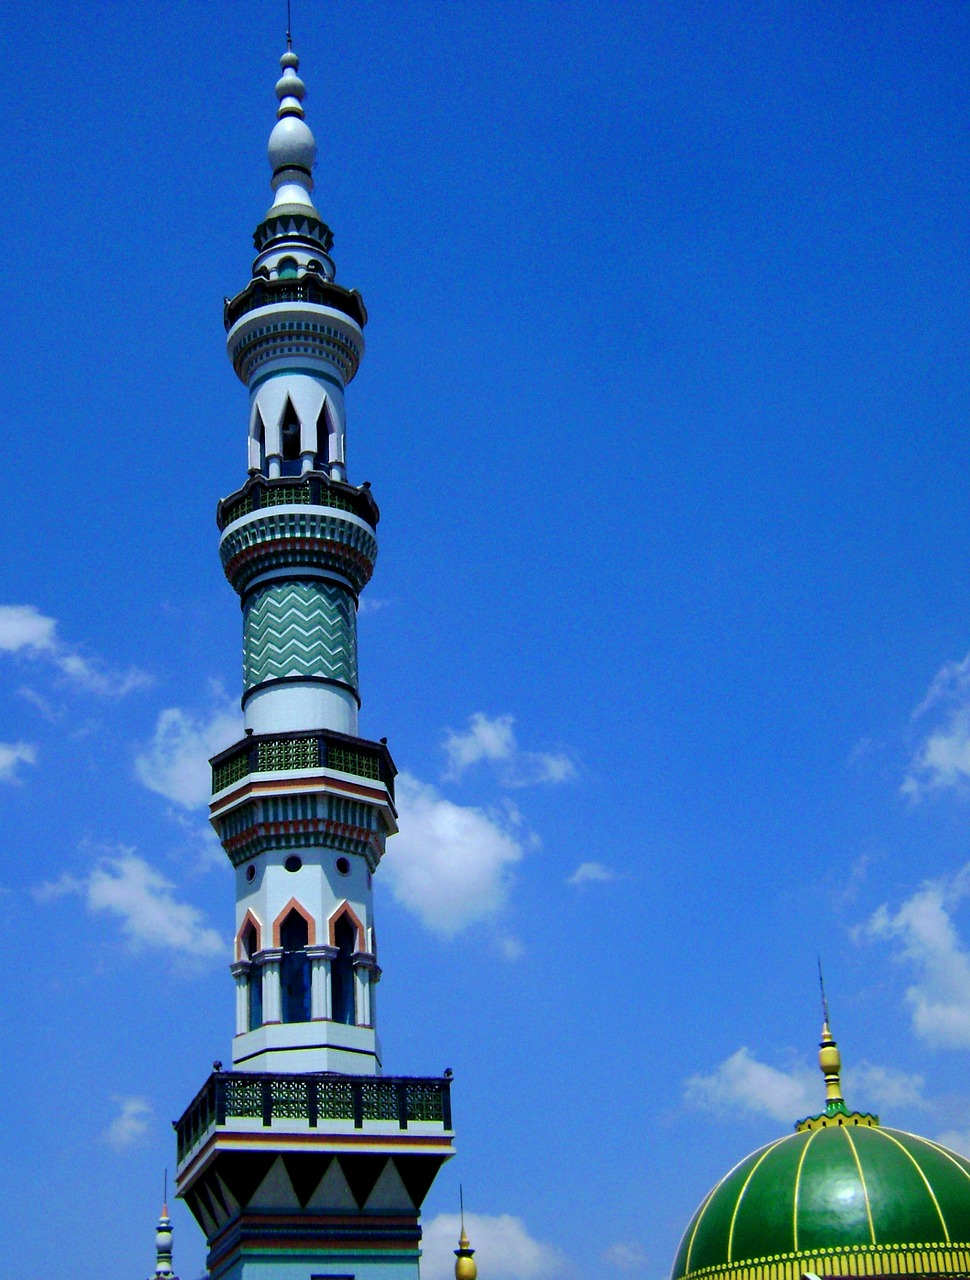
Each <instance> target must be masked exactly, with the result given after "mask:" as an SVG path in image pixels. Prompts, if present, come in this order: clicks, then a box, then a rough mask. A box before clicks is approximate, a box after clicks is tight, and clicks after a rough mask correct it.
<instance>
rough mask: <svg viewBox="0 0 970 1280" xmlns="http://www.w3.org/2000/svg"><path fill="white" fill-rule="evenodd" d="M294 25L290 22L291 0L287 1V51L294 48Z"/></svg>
mask: <svg viewBox="0 0 970 1280" xmlns="http://www.w3.org/2000/svg"><path fill="white" fill-rule="evenodd" d="M292 29H293V24H292V22H291V21H290V0H286V47H287V50H289V49H292V48H293V37H292V35H291V32H292Z"/></svg>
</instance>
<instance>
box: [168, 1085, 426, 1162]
mask: <svg viewBox="0 0 970 1280" xmlns="http://www.w3.org/2000/svg"><path fill="white" fill-rule="evenodd" d="M240 1120H242V1121H246V1120H251V1121H257V1120H258V1121H259V1124H260V1128H270V1127H272V1125H273V1123H274V1121H280V1122H283V1123H285V1122H286V1121H288V1120H301V1121H302V1120H305V1121H306V1122H307V1125H308V1127H309V1128H311V1129H316V1128H319V1126H320V1124H321V1123H326V1122H327V1121H329V1120H336V1121H342V1122H344V1123H347V1122H352V1123H353V1127H354V1128H355V1129H364V1128H366V1127H367V1125H368V1124H370V1123H374V1122H380V1121H384V1122H391V1123H392V1124H396V1125H397V1127H398V1128H399V1129H407V1128H408V1126H409V1125H410V1124H412V1123H414V1122H416V1121H423V1122H425V1123H430V1124H434V1125H438V1126H440V1128H441V1129H442V1130H450V1129H451V1079H450V1076H443V1077H441V1078H440V1079H438V1078H436V1077H415V1076H340V1075H328V1074H325V1073H319V1074H313V1075H264V1074H261V1073H260V1074H257V1073H252V1074H244V1073H242V1072H235V1071H232V1072H230V1071H226V1072H223V1071H220V1072H215V1073H213V1074H212V1075H211V1076H210V1077H209V1079H208V1080H207V1081H206V1082H205V1084H204V1085H203V1087H202V1089H201V1091H200V1092H199V1093H198V1094H197V1095H196V1096H195V1098H194V1099H193V1101H192V1102H191V1103H190V1104H189V1106H188V1108H187V1109H186V1111H185V1113H184V1114H183V1115H182V1117H181V1119H179V1120H176V1121H175V1122H174V1127H175V1132H176V1134H177V1137H178V1160H179V1163H180V1164H181V1162H182V1161H183V1160H184V1159H185V1157H186V1155H187V1154H188V1153H189V1152H190V1151H191V1150H192V1149H193V1147H195V1146H197V1145H198V1143H199V1142H201V1141H202V1139H203V1138H205V1137H206V1136H207V1135H208V1134H209V1133H210V1132H211V1131H212V1130H214V1129H221V1128H227V1127H229V1128H232V1129H234V1130H236V1131H238V1130H239V1129H240V1127H242V1128H243V1129H245V1128H246V1127H248V1126H245V1125H243V1126H240V1125H239V1124H238V1123H230V1122H234V1121H235V1122H238V1121H240Z"/></svg>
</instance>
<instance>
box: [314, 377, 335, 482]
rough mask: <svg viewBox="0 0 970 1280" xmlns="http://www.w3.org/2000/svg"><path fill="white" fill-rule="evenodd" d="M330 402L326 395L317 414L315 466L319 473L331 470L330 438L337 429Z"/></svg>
mask: <svg viewBox="0 0 970 1280" xmlns="http://www.w3.org/2000/svg"><path fill="white" fill-rule="evenodd" d="M328 400H329V397H328V396H327V394H326V393H324V396H323V400H322V401H321V404H320V412H319V413H318V414H317V424H316V431H317V438H316V451H315V454H314V459H313V465H314V467H315V469H316V470H317V471H329V470H330V437H331V436H332V435H333V433H334V431H335V430H336V427H335V426H334V418H333V412H332V411H331V409H330V406H329V404H328Z"/></svg>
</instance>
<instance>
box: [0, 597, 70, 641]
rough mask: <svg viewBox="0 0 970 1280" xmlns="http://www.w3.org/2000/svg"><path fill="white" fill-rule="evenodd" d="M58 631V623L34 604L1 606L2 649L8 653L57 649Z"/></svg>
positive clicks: (0, 637)
mask: <svg viewBox="0 0 970 1280" xmlns="http://www.w3.org/2000/svg"><path fill="white" fill-rule="evenodd" d="M56 631H57V622H56V621H55V620H54V619H53V618H46V617H45V616H44V615H43V614H42V613H41V612H40V610H39V609H37V608H36V607H35V606H34V605H32V604H0V649H2V650H4V652H6V653H17V652H18V651H19V650H20V649H27V650H31V649H33V650H35V651H37V652H43V651H45V650H51V649H55V648H56V647H57V641H56V640H55V632H56Z"/></svg>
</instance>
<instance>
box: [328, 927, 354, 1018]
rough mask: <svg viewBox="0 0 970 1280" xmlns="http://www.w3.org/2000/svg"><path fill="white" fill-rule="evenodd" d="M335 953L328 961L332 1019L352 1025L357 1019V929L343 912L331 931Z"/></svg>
mask: <svg viewBox="0 0 970 1280" xmlns="http://www.w3.org/2000/svg"><path fill="white" fill-rule="evenodd" d="M333 940H334V944H335V946H336V948H337V955H336V956H335V957H334V959H333V960H331V962H330V985H331V991H332V995H333V1020H334V1022H343V1023H345V1024H346V1025H347V1026H348V1027H352V1026H353V1025H354V1023H355V1022H356V1021H357V1019H356V1017H355V1012H356V1011H355V1008H354V962H353V955H354V949H355V947H356V944H357V930H356V928H355V927H354V925H353V923H352V921H351V920H350V918H349V917H348V916H347V915H346V914H345V915H342V916H341V917H340V919H339V920H338V921H337V924H336V927H335V928H334V931H333Z"/></svg>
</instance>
